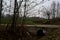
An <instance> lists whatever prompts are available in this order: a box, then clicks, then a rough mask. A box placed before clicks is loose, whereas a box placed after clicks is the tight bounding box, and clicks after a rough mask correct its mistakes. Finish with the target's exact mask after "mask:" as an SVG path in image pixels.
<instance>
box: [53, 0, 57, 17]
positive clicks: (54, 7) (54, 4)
mask: <svg viewBox="0 0 60 40" xmlns="http://www.w3.org/2000/svg"><path fill="white" fill-rule="evenodd" d="M55 9H56V3H55V1H53V3H52V13H53V18H55V12H56V10H55Z"/></svg>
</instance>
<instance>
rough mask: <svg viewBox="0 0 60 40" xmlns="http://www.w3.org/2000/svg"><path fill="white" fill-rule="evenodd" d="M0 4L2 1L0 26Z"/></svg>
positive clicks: (0, 0)
mask: <svg viewBox="0 0 60 40" xmlns="http://www.w3.org/2000/svg"><path fill="white" fill-rule="evenodd" d="M2 2H3V0H0V24H1V14H2Z"/></svg>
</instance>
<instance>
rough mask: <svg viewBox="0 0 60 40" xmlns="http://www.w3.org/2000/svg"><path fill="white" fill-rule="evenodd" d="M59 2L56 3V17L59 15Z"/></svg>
mask: <svg viewBox="0 0 60 40" xmlns="http://www.w3.org/2000/svg"><path fill="white" fill-rule="evenodd" d="M59 5H60V4H59V2H58V3H57V17H58V15H59Z"/></svg>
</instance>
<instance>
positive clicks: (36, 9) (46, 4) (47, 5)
mask: <svg viewBox="0 0 60 40" xmlns="http://www.w3.org/2000/svg"><path fill="white" fill-rule="evenodd" d="M4 1H5V2H6V3H7V5H9V4H10V2H9V0H4ZM11 1H13V2H14V0H11ZM30 1H33V0H30ZM40 1H41V0H37V1H36V2H37V3H39V2H40ZM45 1H46V0H45ZM52 1H55V2H56V3H57V2H60V0H50V1H46V2H45V3H44V4H39V5H38V6H36V7H34V8H33V9H32V10H35V11H34V12H32V10H31V11H29V12H32V13H31V14H30V16H40V17H42V16H43V14H42V13H40V14H38V10H39V9H41V5H43V6H45V7H47V9H48V8H49V7H50V5H51V3H52ZM13 2H12V6H13V5H14V4H13ZM32 5H33V4H32ZM8 13H9V12H6V13H5V14H8Z"/></svg>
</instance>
